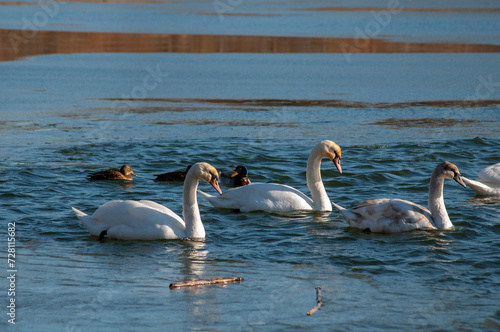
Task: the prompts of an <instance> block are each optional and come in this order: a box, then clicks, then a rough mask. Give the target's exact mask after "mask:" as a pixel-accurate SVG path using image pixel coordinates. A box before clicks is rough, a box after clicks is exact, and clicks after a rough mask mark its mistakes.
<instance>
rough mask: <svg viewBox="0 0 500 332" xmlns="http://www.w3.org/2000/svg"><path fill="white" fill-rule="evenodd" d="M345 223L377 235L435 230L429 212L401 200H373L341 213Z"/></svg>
mask: <svg viewBox="0 0 500 332" xmlns="http://www.w3.org/2000/svg"><path fill="white" fill-rule="evenodd" d="M341 213H342V215H343V216H344V219H346V221H347V223H348V224H349V225H350V226H352V227H356V228H361V229H369V230H370V231H372V232H378V233H397V232H404V231H409V230H414V229H436V227H434V225H433V218H432V214H431V212H430V211H429V210H428V209H427V208H425V207H423V206H420V205H418V204H415V203H412V202H409V201H405V200H402V199H387V198H382V199H374V200H368V201H364V202H361V203H359V204H357V205H355V206H354V207H353V208H352V209H351V210H348V212H345V211H342V210H341Z"/></svg>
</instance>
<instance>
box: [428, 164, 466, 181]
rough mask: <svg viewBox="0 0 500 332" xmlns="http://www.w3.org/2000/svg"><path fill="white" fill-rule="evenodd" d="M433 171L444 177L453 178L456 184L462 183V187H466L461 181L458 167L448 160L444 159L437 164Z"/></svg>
mask: <svg viewBox="0 0 500 332" xmlns="http://www.w3.org/2000/svg"><path fill="white" fill-rule="evenodd" d="M434 172H435V173H437V174H438V175H440V176H443V177H444V178H446V179H452V180H455V181H456V182H457V183H458V184H460V185H462V186H463V187H466V186H465V183H464V182H463V181H462V176H461V175H460V171H459V170H458V167H457V166H455V165H454V164H452V163H450V162H449V161H444V162H442V163H441V164H439V165H438V166H437V167H436V168H435V169H434Z"/></svg>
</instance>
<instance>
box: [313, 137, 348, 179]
mask: <svg viewBox="0 0 500 332" xmlns="http://www.w3.org/2000/svg"><path fill="white" fill-rule="evenodd" d="M318 146H319V147H320V148H321V149H322V155H323V156H326V157H327V158H328V159H330V160H331V161H333V163H334V164H335V167H337V170H338V171H339V173H340V174H342V167H340V157H341V151H340V146H338V145H337V144H335V143H334V142H332V141H329V140H326V141H322V142H321V143H319V144H318Z"/></svg>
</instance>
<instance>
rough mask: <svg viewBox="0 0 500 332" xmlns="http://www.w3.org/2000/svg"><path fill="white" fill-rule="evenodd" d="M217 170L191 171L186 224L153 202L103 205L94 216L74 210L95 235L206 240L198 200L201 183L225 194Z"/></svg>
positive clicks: (184, 197) (184, 205)
mask: <svg viewBox="0 0 500 332" xmlns="http://www.w3.org/2000/svg"><path fill="white" fill-rule="evenodd" d="M218 177H219V175H218V173H217V170H216V169H215V168H214V167H212V166H211V165H210V164H207V163H197V164H195V165H193V167H191V169H190V170H189V172H188V174H187V175H186V180H185V181H184V190H183V195H182V200H183V203H182V208H183V212H182V214H183V216H184V220H182V218H181V217H179V216H178V215H177V214H175V213H174V212H172V211H171V210H170V209H169V208H167V207H165V206H163V205H161V204H158V203H155V202H153V201H146V200H142V201H131V200H128V201H120V200H117V201H111V202H107V203H105V204H103V205H101V206H100V207H99V208H98V209H97V210H96V211H95V212H94V214H93V215H92V216H89V215H87V214H85V213H83V212H82V211H79V210H77V209H75V208H74V207H73V208H72V209H73V211H74V212H75V213H76V216H77V217H78V219H80V221H81V222H82V224H83V225H84V226H85V227H86V228H87V230H88V231H89V232H90V233H91V234H92V235H97V236H99V238H102V237H103V236H104V235H107V236H109V237H110V238H115V239H122V240H159V239H179V238H191V239H204V238H205V227H204V226H203V223H202V222H201V218H200V210H199V208H198V201H197V199H196V190H197V188H198V179H202V180H204V181H206V182H208V183H210V184H211V185H212V186H213V187H214V188H215V190H217V191H218V192H219V193H221V190H220V188H219V182H218Z"/></svg>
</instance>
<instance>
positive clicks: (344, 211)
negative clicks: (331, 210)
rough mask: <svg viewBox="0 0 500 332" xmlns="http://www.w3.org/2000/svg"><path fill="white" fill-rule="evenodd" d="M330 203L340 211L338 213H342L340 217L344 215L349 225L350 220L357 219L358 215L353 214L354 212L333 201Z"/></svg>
mask: <svg viewBox="0 0 500 332" xmlns="http://www.w3.org/2000/svg"><path fill="white" fill-rule="evenodd" d="M332 205H333V206H334V207H335V208H336V209H337V210H339V211H340V213H341V214H342V217H344V219H345V221H347V223H348V224H349V225H351V221H352V220H356V219H358V215H357V214H355V213H354V212H352V211H350V210H348V209H346V208H345V207H342V206H340V205H338V204H336V203H334V202H332Z"/></svg>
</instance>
